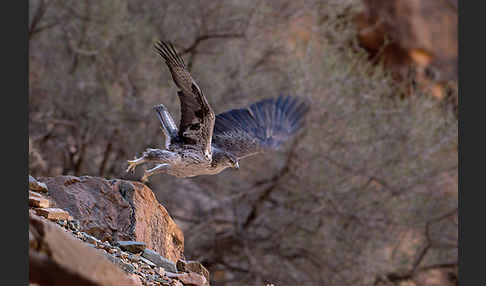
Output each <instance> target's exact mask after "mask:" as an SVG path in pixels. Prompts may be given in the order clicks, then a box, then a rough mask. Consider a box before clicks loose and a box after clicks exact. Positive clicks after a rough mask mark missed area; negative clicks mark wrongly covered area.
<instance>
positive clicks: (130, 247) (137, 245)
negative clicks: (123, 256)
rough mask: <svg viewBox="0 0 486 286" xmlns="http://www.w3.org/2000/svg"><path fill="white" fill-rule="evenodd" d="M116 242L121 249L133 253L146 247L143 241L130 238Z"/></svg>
mask: <svg viewBox="0 0 486 286" xmlns="http://www.w3.org/2000/svg"><path fill="white" fill-rule="evenodd" d="M117 244H118V246H119V247H120V248H121V249H123V250H125V251H129V252H131V253H135V254H136V253H140V252H142V251H143V250H144V249H145V247H146V245H145V243H143V242H138V241H131V240H126V241H118V242H117Z"/></svg>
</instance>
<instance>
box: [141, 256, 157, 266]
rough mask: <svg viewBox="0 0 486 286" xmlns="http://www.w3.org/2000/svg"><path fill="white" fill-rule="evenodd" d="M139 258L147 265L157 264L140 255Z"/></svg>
mask: <svg viewBox="0 0 486 286" xmlns="http://www.w3.org/2000/svg"><path fill="white" fill-rule="evenodd" d="M140 260H141V261H142V262H143V263H145V264H147V265H148V266H150V267H155V266H157V265H155V264H154V263H153V262H152V261H150V260H148V259H147V258H144V257H140Z"/></svg>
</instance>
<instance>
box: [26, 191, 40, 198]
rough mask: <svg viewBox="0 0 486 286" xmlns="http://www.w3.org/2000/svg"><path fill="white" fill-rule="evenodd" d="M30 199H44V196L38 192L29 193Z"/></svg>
mask: <svg viewBox="0 0 486 286" xmlns="http://www.w3.org/2000/svg"><path fill="white" fill-rule="evenodd" d="M29 197H35V198H42V195H41V194H39V193H37V192H33V191H29Z"/></svg>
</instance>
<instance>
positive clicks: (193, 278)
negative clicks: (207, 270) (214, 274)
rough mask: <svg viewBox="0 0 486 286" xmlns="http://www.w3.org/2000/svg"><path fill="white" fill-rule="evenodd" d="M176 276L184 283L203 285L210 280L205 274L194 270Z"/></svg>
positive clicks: (196, 285)
mask: <svg viewBox="0 0 486 286" xmlns="http://www.w3.org/2000/svg"><path fill="white" fill-rule="evenodd" d="M175 278H177V279H178V280H180V281H181V282H182V283H183V284H184V285H195V286H202V285H205V284H206V283H207V282H208V281H207V280H206V278H205V277H204V276H202V275H201V274H197V273H194V272H189V273H182V274H177V276H176V277H175Z"/></svg>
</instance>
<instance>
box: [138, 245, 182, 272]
mask: <svg viewBox="0 0 486 286" xmlns="http://www.w3.org/2000/svg"><path fill="white" fill-rule="evenodd" d="M142 256H143V257H144V258H147V259H148V260H150V261H152V262H153V263H154V264H155V265H157V266H160V267H163V268H164V269H165V270H167V271H171V272H177V268H176V266H175V264H174V262H172V261H170V260H168V259H166V258H165V257H162V256H161V255H160V254H158V253H157V252H155V251H153V250H151V249H148V248H146V249H145V250H144V251H143V253H142Z"/></svg>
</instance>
